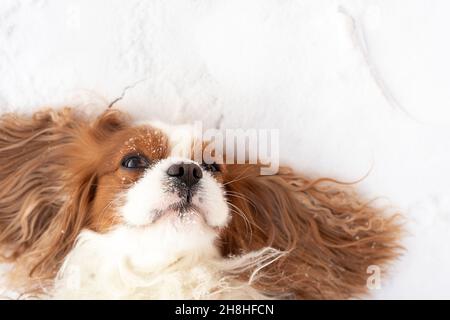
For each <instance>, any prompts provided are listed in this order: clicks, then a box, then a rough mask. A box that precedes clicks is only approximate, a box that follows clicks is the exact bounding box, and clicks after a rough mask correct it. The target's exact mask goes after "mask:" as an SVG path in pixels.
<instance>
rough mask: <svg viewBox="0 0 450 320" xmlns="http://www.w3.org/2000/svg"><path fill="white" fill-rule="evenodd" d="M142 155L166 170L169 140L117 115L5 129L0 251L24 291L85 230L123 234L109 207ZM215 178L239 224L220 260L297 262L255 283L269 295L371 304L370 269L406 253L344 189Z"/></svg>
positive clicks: (29, 122) (380, 219)
mask: <svg viewBox="0 0 450 320" xmlns="http://www.w3.org/2000/svg"><path fill="white" fill-rule="evenodd" d="M130 139H131V140H130ZM129 141H131V143H128V142H129ZM148 141H152V142H151V143H150V144H149V142H148ZM136 151H138V152H142V153H146V154H147V155H148V157H149V158H151V159H161V158H164V157H166V156H167V151H168V150H167V140H166V138H165V137H164V136H163V135H162V133H161V132H158V131H156V130H150V129H149V128H143V127H132V126H131V125H130V123H129V120H128V118H127V117H126V116H125V115H124V114H123V113H121V112H119V111H117V110H108V111H106V112H105V113H104V114H102V115H101V116H100V117H99V118H98V119H96V120H95V121H90V120H89V119H86V118H85V117H84V116H83V115H79V114H77V113H75V112H74V111H73V110H71V109H63V110H60V111H53V110H47V111H42V112H38V113H36V114H34V115H33V116H32V117H28V116H17V115H12V114H8V115H4V116H2V117H1V118H0V248H1V250H2V251H3V252H6V254H5V257H4V258H5V259H6V260H10V261H15V262H16V266H17V270H16V272H15V273H13V274H14V275H17V279H19V278H20V279H25V280H26V281H25V284H26V285H27V286H29V283H28V281H29V280H30V279H37V280H41V279H42V280H44V279H52V277H54V276H55V273H56V272H57V270H58V269H59V267H60V265H61V263H62V261H63V259H64V257H65V256H66V255H67V253H68V252H69V251H70V250H71V248H72V246H73V245H74V242H75V240H76V238H77V236H78V235H79V233H80V231H81V230H82V229H86V228H87V229H91V230H94V231H97V232H105V231H107V230H108V229H109V228H110V227H111V226H113V225H114V224H116V223H118V222H119V218H118V217H117V215H116V214H115V211H114V203H113V198H114V196H115V195H117V193H118V192H119V191H122V190H124V189H126V188H127V187H129V186H130V185H131V183H133V182H134V181H136V180H137V179H138V178H139V175H136V174H135V173H130V172H126V171H124V170H121V169H120V165H119V163H120V159H121V158H122V157H123V156H124V155H125V154H127V153H130V152H136ZM219 176H220V179H223V182H224V186H225V188H226V192H227V197H228V200H229V203H230V208H231V210H232V211H233V212H234V213H235V214H234V217H233V219H232V222H231V224H230V226H229V228H227V229H226V230H224V231H223V234H222V250H223V253H224V254H230V253H240V252H243V251H244V252H247V251H250V250H254V249H259V248H262V247H264V246H273V247H275V248H277V249H281V250H286V251H288V252H289V253H288V254H287V255H286V256H285V257H284V258H283V259H281V260H279V261H278V262H276V263H275V264H273V265H271V266H269V268H268V269H267V272H265V276H263V277H261V278H260V279H259V280H258V282H257V284H256V285H257V286H258V287H259V288H261V289H262V290H264V291H266V292H268V293H271V294H274V295H279V294H286V295H291V296H293V297H295V298H306V299H320V298H348V297H354V296H358V295H361V294H363V293H365V292H366V285H365V284H366V279H367V277H368V274H367V273H366V269H367V267H368V266H369V265H380V266H385V265H386V264H387V263H388V262H390V261H391V260H392V259H394V258H395V257H396V255H397V253H398V249H399V246H398V242H397V241H398V237H399V234H400V231H401V230H400V227H399V225H398V224H397V223H396V222H395V221H394V218H388V217H386V216H384V215H383V213H382V212H381V210H378V209H375V208H374V207H372V206H370V205H369V204H368V203H364V202H363V200H361V199H360V198H359V197H358V195H356V194H354V193H353V192H352V190H350V189H348V188H347V187H344V186H342V185H340V184H337V183H332V181H328V180H326V181H325V180H316V181H314V180H310V179H307V178H305V177H302V176H300V175H296V174H294V173H293V172H292V171H290V170H289V169H287V168H282V169H281V171H280V173H279V174H278V175H275V176H259V168H258V166H249V165H243V166H242V165H241V166H239V165H227V166H224V172H223V174H222V175H219ZM220 181H222V180H220ZM17 279H15V281H16V280H17ZM16 282H17V281H16ZM17 283H20V282H17Z"/></svg>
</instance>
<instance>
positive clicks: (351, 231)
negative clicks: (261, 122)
mask: <svg viewBox="0 0 450 320" xmlns="http://www.w3.org/2000/svg"><path fill="white" fill-rule="evenodd" d="M225 171H226V173H225V181H224V185H225V188H226V192H227V196H228V200H229V202H230V208H231V210H232V211H234V214H233V219H232V221H231V224H230V226H229V228H228V229H227V230H225V232H224V234H223V247H222V250H223V253H224V254H238V253H240V252H242V251H244V252H247V251H251V250H256V249H260V248H263V247H266V246H271V247H274V248H276V249H280V250H284V251H288V254H287V255H285V256H284V258H282V259H280V260H278V261H277V262H275V263H273V264H272V265H270V266H269V267H268V268H267V269H266V274H265V275H264V276H263V277H261V278H260V279H259V282H258V283H256V285H257V286H258V287H259V288H260V289H262V290H265V291H266V292H268V293H270V294H275V295H280V294H286V295H292V297H295V298H299V299H342V298H349V297H357V296H361V295H362V294H364V293H366V292H367V289H368V288H367V283H368V281H367V280H368V278H369V277H370V276H371V272H372V269H368V267H369V266H375V267H374V268H375V269H373V271H376V268H378V267H379V268H380V269H379V270H380V271H384V270H385V269H384V267H385V266H386V265H387V264H388V263H389V262H391V261H392V260H393V259H394V258H395V257H396V256H397V255H398V253H399V250H400V246H399V243H398V240H399V236H400V233H401V226H400V225H399V223H397V220H396V219H395V218H396V217H395V216H392V217H387V216H386V215H385V214H384V213H383V212H382V210H381V209H376V208H375V207H373V206H371V204H370V202H365V201H364V200H362V199H361V198H360V197H359V196H358V195H357V194H355V192H354V191H353V190H352V189H351V188H350V187H349V186H345V185H343V184H340V183H337V182H335V181H333V180H331V179H318V180H310V179H308V178H306V177H302V176H300V175H297V174H294V173H293V172H292V170H290V169H288V168H281V169H280V171H279V173H278V174H277V175H274V176H260V175H259V167H258V166H250V165H232V166H227V168H226V170H225Z"/></svg>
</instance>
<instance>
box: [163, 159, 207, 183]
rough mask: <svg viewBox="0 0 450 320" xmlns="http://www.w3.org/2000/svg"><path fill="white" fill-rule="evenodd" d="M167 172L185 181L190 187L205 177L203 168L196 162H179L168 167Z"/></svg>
mask: <svg viewBox="0 0 450 320" xmlns="http://www.w3.org/2000/svg"><path fill="white" fill-rule="evenodd" d="M167 174H168V175H169V176H171V177H175V178H177V179H179V180H180V181H182V182H184V183H185V184H186V186H187V187H188V188H190V187H192V186H194V185H196V184H197V183H198V182H199V181H200V179H201V178H202V177H203V173H202V168H200V167H199V166H198V165H196V164H195V163H184V162H182V163H177V164H173V165H171V166H170V167H169V169H167Z"/></svg>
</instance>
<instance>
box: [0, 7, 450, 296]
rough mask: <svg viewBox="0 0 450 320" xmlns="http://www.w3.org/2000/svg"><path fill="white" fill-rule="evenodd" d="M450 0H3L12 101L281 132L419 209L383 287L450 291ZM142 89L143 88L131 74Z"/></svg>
mask: <svg viewBox="0 0 450 320" xmlns="http://www.w3.org/2000/svg"><path fill="white" fill-rule="evenodd" d="M449 16H450V2H449V1H445V0H442V1H437V0H436V1H433V0H422V1H420V0H390V1H381V0H380V1H371V0H364V1H357V0H354V1H339V0H310V1H288V0H277V1H276V0H253V1H248V0H227V1H207V0H204V1H200V0H196V1H194V0H192V1H181V0H164V1H151V0H147V1H145V0H142V1H139V0H122V1H120V0H95V1H94V0H76V1H69V0H65V1H61V0H2V1H1V2H0V111H1V112H6V111H25V112H31V111H33V110H36V109H37V108H40V107H43V106H55V107H57V106H62V105H71V106H74V105H80V106H83V107H86V106H88V107H89V103H90V102H94V103H93V104H92V105H94V104H96V105H99V104H100V105H102V106H103V105H104V106H106V105H107V104H108V103H109V102H110V101H112V100H114V99H115V98H117V97H119V96H120V95H121V94H122V91H123V90H124V88H126V87H128V86H132V87H130V88H129V89H128V90H127V91H126V94H125V96H124V99H123V100H122V101H120V102H119V104H118V105H119V106H120V108H122V109H123V110H126V111H128V112H130V113H131V114H132V115H134V116H136V117H139V118H142V119H155V118H159V119H162V120H167V121H170V122H174V123H182V122H186V121H192V120H203V121H204V123H205V126H210V127H214V126H216V125H219V126H220V127H221V128H237V127H240V128H267V129H271V128H274V129H280V130H281V131H280V134H281V145H280V152H281V158H282V161H283V162H284V163H285V164H290V165H292V166H294V167H295V168H296V169H297V170H299V171H301V172H305V173H307V174H310V175H313V176H332V177H336V178H339V179H341V180H346V181H349V180H350V181H351V180H356V179H358V178H360V177H362V176H363V175H364V174H365V173H367V171H368V170H369V169H370V168H371V167H373V168H372V171H371V172H370V175H369V176H368V177H367V178H366V179H365V180H364V181H363V182H361V183H360V184H359V188H360V190H361V192H362V193H363V194H364V195H366V196H367V197H375V196H385V197H387V198H389V200H390V201H391V202H392V204H394V205H395V206H397V207H398V208H400V209H401V210H403V212H404V213H405V214H406V216H407V217H408V228H409V236H408V237H407V238H405V245H406V248H407V250H408V251H407V253H406V254H405V255H404V257H403V258H402V259H401V260H400V261H399V262H398V263H396V264H395V267H394V269H393V271H392V272H391V274H390V275H389V276H386V277H383V279H382V288H381V289H380V290H376V291H373V292H372V294H371V295H370V296H369V297H370V298H382V299H391V298H400V299H403V298H450V169H449V166H450V41H449V40H450V39H449V36H450V33H449V32H450V18H449ZM133 85H134V86H133Z"/></svg>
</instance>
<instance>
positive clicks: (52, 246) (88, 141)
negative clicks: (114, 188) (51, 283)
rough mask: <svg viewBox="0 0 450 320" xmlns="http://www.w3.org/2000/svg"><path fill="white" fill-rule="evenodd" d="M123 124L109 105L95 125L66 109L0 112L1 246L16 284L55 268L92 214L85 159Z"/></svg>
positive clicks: (92, 180) (91, 177)
mask: <svg viewBox="0 0 450 320" xmlns="http://www.w3.org/2000/svg"><path fill="white" fill-rule="evenodd" d="M124 123H125V120H124V119H123V116H122V115H121V114H120V113H119V112H117V111H114V110H111V111H107V112H106V113H104V114H103V115H101V116H100V117H99V118H98V120H97V121H96V122H95V123H93V124H91V123H89V122H88V121H87V120H86V119H84V117H83V116H82V115H79V114H76V113H75V112H74V111H73V110H71V109H69V108H66V109H62V110H59V111H54V110H45V111H41V112H37V113H35V114H34V115H33V116H31V117H29V116H18V115H15V114H6V115H3V116H1V117H0V248H1V250H2V252H6V253H7V254H6V255H5V254H4V255H3V256H4V257H3V258H4V259H6V260H12V261H16V262H17V263H16V272H15V273H13V275H14V276H15V277H16V278H17V279H15V283H20V280H21V278H23V276H25V277H26V275H28V274H29V275H30V276H33V277H34V278H37V279H47V278H51V277H52V276H53V275H54V273H55V272H56V271H57V269H58V267H59V264H60V263H61V260H62V259H63V258H64V256H65V255H66V253H67V252H68V251H69V250H70V248H71V247H72V245H73V244H74V241H75V239H76V237H77V235H78V234H79V232H80V229H81V228H83V227H85V226H86V225H88V224H89V221H90V217H89V208H90V204H91V200H92V198H93V194H94V193H95V179H96V177H95V174H94V172H92V171H89V170H87V169H86V168H89V165H86V161H93V159H94V158H95V154H96V152H95V148H96V146H97V145H98V144H99V143H101V140H102V139H105V138H107V136H108V134H109V133H111V132H113V131H115V130H117V129H118V128H120V127H121V126H123V125H124ZM94 129H95V130H94ZM80 147H81V148H83V149H80ZM86 148H90V149H86ZM68 164H70V166H69V165H68ZM69 168H70V170H69ZM21 267H22V268H26V269H24V270H22V269H20V268H21Z"/></svg>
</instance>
